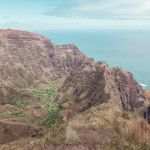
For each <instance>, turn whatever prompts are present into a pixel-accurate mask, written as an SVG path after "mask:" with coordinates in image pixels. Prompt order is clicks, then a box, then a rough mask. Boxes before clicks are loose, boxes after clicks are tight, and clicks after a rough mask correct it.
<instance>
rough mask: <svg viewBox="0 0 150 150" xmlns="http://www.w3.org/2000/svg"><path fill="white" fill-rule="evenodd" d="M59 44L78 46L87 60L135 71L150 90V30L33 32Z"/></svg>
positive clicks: (136, 76)
mask: <svg viewBox="0 0 150 150" xmlns="http://www.w3.org/2000/svg"><path fill="white" fill-rule="evenodd" d="M32 32H34V33H39V34H41V35H43V36H46V37H48V38H49V39H51V40H52V42H53V43H55V44H57V45H64V44H75V45H76V46H77V47H78V48H79V50H80V51H81V52H82V53H84V54H85V55H86V56H87V57H89V58H93V59H94V60H95V61H105V62H107V63H108V65H109V66H110V67H111V68H112V67H121V68H123V69H124V70H126V71H128V72H131V73H132V74H133V76H134V78H135V79H136V80H137V81H138V83H139V84H140V85H141V86H142V87H143V88H144V89H147V90H150V78H149V76H150V69H149V66H150V61H149V57H150V56H149V50H150V42H149V39H150V30H146V29H134V30H133V29H109V30H108V29H93V30H92V29H84V30H81V29H80V30H32Z"/></svg>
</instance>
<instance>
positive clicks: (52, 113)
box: [20, 84, 66, 128]
mask: <svg viewBox="0 0 150 150" xmlns="http://www.w3.org/2000/svg"><path fill="white" fill-rule="evenodd" d="M58 86H59V85H58V84H53V85H50V86H49V87H48V88H43V89H41V88H33V87H30V88H28V89H20V90H21V91H22V92H25V93H27V94H29V95H34V96H39V97H38V100H39V103H38V104H39V105H42V106H44V107H45V108H47V110H48V114H47V117H46V119H45V120H41V121H39V124H40V125H43V126H45V127H46V128H50V127H51V126H52V125H53V124H57V125H58V124H60V123H62V117H61V115H60V111H61V110H62V109H63V108H62V107H61V105H62V102H61V103H56V102H55V101H54V98H55V96H56V92H57V89H58ZM65 99H66V98H64V100H65ZM63 103H64V102H63Z"/></svg>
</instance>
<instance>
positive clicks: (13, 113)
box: [0, 110, 39, 123]
mask: <svg viewBox="0 0 150 150" xmlns="http://www.w3.org/2000/svg"><path fill="white" fill-rule="evenodd" d="M0 115H8V116H13V117H23V118H27V119H29V120H30V121H32V122H35V123H39V122H38V121H36V120H34V119H33V118H31V117H30V116H27V115H26V114H25V113H23V112H22V111H19V110H18V111H6V112H4V113H1V114H0Z"/></svg>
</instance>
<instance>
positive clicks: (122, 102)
mask: <svg viewBox="0 0 150 150" xmlns="http://www.w3.org/2000/svg"><path fill="white" fill-rule="evenodd" d="M64 94H68V95H70V98H69V99H72V103H70V107H72V110H73V111H84V110H86V109H88V108H90V107H92V106H96V105H98V104H102V103H104V102H107V101H108V100H113V101H114V103H116V104H117V105H118V106H119V107H120V109H122V110H128V111H134V110H135V109H137V108H139V107H141V106H143V105H144V104H145V102H146V101H147V97H146V96H145V93H144V90H143V89H142V87H141V86H140V85H139V84H138V83H137V82H136V81H135V80H134V78H133V76H132V74H131V73H129V72H126V71H124V70H123V69H121V68H118V67H117V68H112V69H111V68H109V67H108V65H107V63H105V62H94V60H93V59H87V60H86V61H84V62H82V63H80V64H79V65H78V67H77V68H76V69H75V70H73V71H72V72H71V73H70V75H69V76H68V77H67V79H66V80H65V82H64V84H63V85H62V86H61V88H60V89H59V95H58V96H57V98H56V101H61V100H62V98H63V96H64Z"/></svg>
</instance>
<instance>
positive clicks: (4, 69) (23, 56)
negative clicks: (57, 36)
mask: <svg viewBox="0 0 150 150" xmlns="http://www.w3.org/2000/svg"><path fill="white" fill-rule="evenodd" d="M85 57H86V56H85V55H84V54H82V53H81V52H80V51H79V50H78V48H77V47H76V46H75V45H73V44H68V45H55V44H54V43H52V41H51V40H50V39H48V38H46V37H44V36H42V35H39V34H35V33H31V32H26V31H19V30H0V93H1V94H0V99H4V98H5V97H8V95H9V91H10V87H11V88H13V89H14V88H27V87H30V86H34V87H47V86H48V85H49V84H50V83H51V81H54V80H58V79H61V78H64V77H66V76H67V75H68V73H69V72H70V71H71V70H72V69H74V68H75V67H76V66H77V64H78V62H79V61H81V60H83V59H84V58H85Z"/></svg>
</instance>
